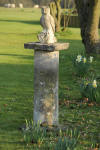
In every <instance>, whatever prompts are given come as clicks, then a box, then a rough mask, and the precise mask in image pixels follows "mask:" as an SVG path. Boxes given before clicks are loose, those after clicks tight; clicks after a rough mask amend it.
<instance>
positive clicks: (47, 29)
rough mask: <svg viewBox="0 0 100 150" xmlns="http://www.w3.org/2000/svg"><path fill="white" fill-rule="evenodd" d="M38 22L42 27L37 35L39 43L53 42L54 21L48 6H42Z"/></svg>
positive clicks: (54, 40)
mask: <svg viewBox="0 0 100 150" xmlns="http://www.w3.org/2000/svg"><path fill="white" fill-rule="evenodd" d="M40 24H41V26H42V27H43V31H42V32H41V33H40V34H39V35H38V39H39V41H40V42H41V43H47V44H49V43H55V42H56V38H55V36H54V32H55V23H54V19H53V17H52V16H51V15H50V8H48V7H43V8H42V17H41V19H40Z"/></svg>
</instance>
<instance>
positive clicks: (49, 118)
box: [24, 42, 69, 126]
mask: <svg viewBox="0 0 100 150" xmlns="http://www.w3.org/2000/svg"><path fill="white" fill-rule="evenodd" d="M68 47H69V43H53V44H42V43H39V42H35V43H34V42H30V43H25V44H24V48H26V49H34V50H35V52H34V122H35V123H37V122H38V121H40V122H41V123H46V124H47V125H54V126H55V125H58V124H59V121H58V116H59V106H58V81H59V80H58V78H59V77H58V76H59V51H60V50H66V49H68Z"/></svg>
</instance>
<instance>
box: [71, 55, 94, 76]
mask: <svg viewBox="0 0 100 150" xmlns="http://www.w3.org/2000/svg"><path fill="white" fill-rule="evenodd" d="M92 62H93V57H92V56H90V57H89V58H88V59H87V58H86V57H84V56H82V55H77V57H76V58H75V59H74V63H73V64H74V67H75V71H76V74H77V75H78V76H80V77H83V76H85V75H86V74H87V73H88V72H89V69H90V66H91V63H92Z"/></svg>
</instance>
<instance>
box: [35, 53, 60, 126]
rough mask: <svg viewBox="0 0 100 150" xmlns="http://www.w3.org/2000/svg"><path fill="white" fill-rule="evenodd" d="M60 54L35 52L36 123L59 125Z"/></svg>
mask: <svg viewBox="0 0 100 150" xmlns="http://www.w3.org/2000/svg"><path fill="white" fill-rule="evenodd" d="M58 70H59V52H57V51H55V52H44V51H35V60H34V121H35V122H38V121H40V122H41V123H44V122H45V123H47V124H48V125H57V124H58V73H59V71H58Z"/></svg>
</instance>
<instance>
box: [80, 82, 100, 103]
mask: <svg viewBox="0 0 100 150" xmlns="http://www.w3.org/2000/svg"><path fill="white" fill-rule="evenodd" d="M98 89H99V85H98V83H97V81H96V80H91V81H89V80H84V81H83V82H82V84H81V87H80V92H81V95H82V97H85V98H88V101H95V102H98V101H100V100H99V90H98Z"/></svg>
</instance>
